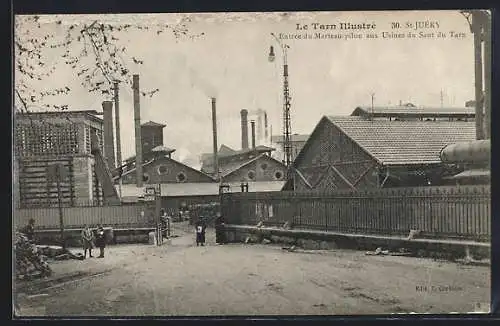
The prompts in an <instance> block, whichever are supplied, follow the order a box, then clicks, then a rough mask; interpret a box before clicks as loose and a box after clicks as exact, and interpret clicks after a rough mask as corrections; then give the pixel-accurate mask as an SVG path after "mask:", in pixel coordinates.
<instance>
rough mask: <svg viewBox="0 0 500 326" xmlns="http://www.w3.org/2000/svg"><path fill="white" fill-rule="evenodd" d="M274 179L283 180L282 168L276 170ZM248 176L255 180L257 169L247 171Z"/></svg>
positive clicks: (249, 178)
mask: <svg viewBox="0 0 500 326" xmlns="http://www.w3.org/2000/svg"><path fill="white" fill-rule="evenodd" d="M273 177H274V179H276V180H282V179H283V172H282V171H281V170H277V171H275V172H274V175H273ZM247 178H248V180H252V181H253V180H255V171H253V170H250V171H248V172H247Z"/></svg>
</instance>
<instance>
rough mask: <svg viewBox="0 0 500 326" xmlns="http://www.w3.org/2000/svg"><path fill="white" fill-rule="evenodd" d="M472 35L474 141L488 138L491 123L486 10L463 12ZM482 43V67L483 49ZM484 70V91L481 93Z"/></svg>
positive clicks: (489, 33)
mask: <svg viewBox="0 0 500 326" xmlns="http://www.w3.org/2000/svg"><path fill="white" fill-rule="evenodd" d="M461 13H462V15H464V17H465V18H466V19H467V22H468V23H469V26H470V29H471V32H472V33H473V35H474V79H475V103H476V110H475V121H476V139H478V140H479V139H484V138H490V132H491V131H490V123H491V98H490V97H491V15H490V13H489V12H488V11H486V10H464V11H461ZM483 42H484V67H483V49H482V45H483ZM483 68H484V91H483Z"/></svg>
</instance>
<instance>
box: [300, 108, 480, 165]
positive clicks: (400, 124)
mask: <svg viewBox="0 0 500 326" xmlns="http://www.w3.org/2000/svg"><path fill="white" fill-rule="evenodd" d="M325 123H331V124H333V125H334V126H336V127H337V128H339V129H340V130H341V131H342V132H343V133H344V134H345V135H346V136H347V137H349V138H350V139H351V140H352V141H354V142H355V143H356V144H357V145H358V146H360V147H361V148H362V149H363V150H364V151H366V152H367V153H368V154H369V155H370V156H372V157H373V158H374V159H375V160H377V161H378V162H379V163H380V164H382V165H410V164H438V163H441V159H440V157H439V155H440V152H441V150H442V149H443V148H444V147H445V146H447V145H449V144H453V143H457V142H462V141H471V140H474V139H475V137H476V129H475V123H474V122H465V121H389V120H376V119H375V120H369V119H366V118H364V117H359V116H340V117H339V116H324V117H323V118H322V119H321V120H320V122H319V123H318V124H317V126H316V128H315V129H314V132H313V134H312V135H311V137H310V138H309V140H308V141H307V143H306V144H305V146H304V147H303V148H302V150H301V152H300V153H299V155H298V156H297V158H296V160H295V162H294V165H297V164H298V163H299V162H300V160H301V159H302V157H303V155H304V153H305V152H306V150H307V148H308V147H309V145H310V143H311V142H312V141H313V139H314V138H315V137H314V135H315V134H317V132H318V130H319V129H321V128H322V126H323V125H324V124H325Z"/></svg>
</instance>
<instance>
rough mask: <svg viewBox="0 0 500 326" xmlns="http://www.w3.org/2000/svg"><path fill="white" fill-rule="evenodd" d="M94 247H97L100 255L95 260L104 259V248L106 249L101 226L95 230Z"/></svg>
mask: <svg viewBox="0 0 500 326" xmlns="http://www.w3.org/2000/svg"><path fill="white" fill-rule="evenodd" d="M96 246H97V247H99V250H100V254H99V256H98V257H97V258H104V248H105V247H106V238H105V234H104V229H103V227H102V226H101V225H99V227H98V228H97V237H96Z"/></svg>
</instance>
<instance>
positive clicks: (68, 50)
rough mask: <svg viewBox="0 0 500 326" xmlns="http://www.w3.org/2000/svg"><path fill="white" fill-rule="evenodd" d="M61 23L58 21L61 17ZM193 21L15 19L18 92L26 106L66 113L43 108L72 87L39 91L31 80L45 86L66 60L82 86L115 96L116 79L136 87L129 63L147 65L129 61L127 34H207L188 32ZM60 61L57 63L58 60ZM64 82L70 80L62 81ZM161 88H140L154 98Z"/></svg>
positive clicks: (92, 90)
mask: <svg viewBox="0 0 500 326" xmlns="http://www.w3.org/2000/svg"><path fill="white" fill-rule="evenodd" d="M56 19H58V18H56ZM189 22H190V20H189V18H187V17H184V18H183V19H181V20H180V22H179V23H177V24H175V25H168V24H163V25H162V24H157V25H151V26H143V25H141V24H115V23H104V22H100V21H98V20H94V21H93V22H92V23H89V24H87V23H84V24H77V23H70V24H68V23H67V22H64V21H63V20H62V19H61V20H54V21H53V22H42V19H41V17H40V16H17V17H16V20H15V36H14V49H15V50H14V55H15V72H16V79H15V91H16V96H17V99H18V100H20V101H21V103H22V105H21V106H20V107H19V108H18V110H25V111H28V108H30V107H40V106H42V107H43V108H45V109H49V108H54V109H60V110H67V109H68V105H66V104H58V105H50V104H42V103H44V99H46V98H48V97H53V96H58V95H64V94H69V93H70V92H71V91H72V90H71V88H70V87H69V86H67V85H62V86H61V87H59V88H56V89H50V90H43V91H40V90H38V89H36V88H35V87H32V82H33V81H34V82H39V83H41V82H43V80H46V78H50V77H51V76H52V75H53V74H54V72H55V71H56V66H57V65H58V64H59V63H60V62H61V60H62V62H64V64H66V65H67V66H69V67H71V68H72V69H73V70H74V72H75V76H76V77H77V78H78V79H79V81H80V83H81V85H82V86H83V87H84V88H85V89H86V90H88V91H89V92H91V93H95V94H96V95H100V96H104V97H108V96H109V97H111V96H112V89H113V83H114V82H115V81H118V82H121V83H125V84H129V85H131V84H132V74H131V69H130V64H133V65H142V64H143V63H144V62H143V60H141V59H140V58H135V57H129V56H128V54H127V46H126V45H124V44H123V43H124V42H120V38H122V37H123V36H124V35H126V33H128V32H130V31H132V30H139V31H143V32H145V33H150V34H153V35H160V34H162V33H164V32H165V31H167V30H169V31H171V32H172V34H173V36H174V37H175V38H176V39H180V38H188V39H195V38H197V37H200V36H201V35H203V33H201V34H197V35H193V34H190V33H189V30H188V23H189ZM54 58H55V60H54ZM63 84H65V81H63ZM158 91H159V89H152V90H141V94H142V95H143V96H153V95H154V94H156V93H157V92H158Z"/></svg>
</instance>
